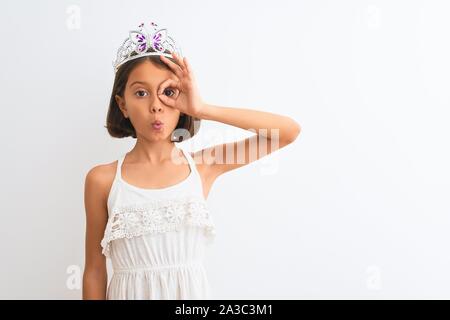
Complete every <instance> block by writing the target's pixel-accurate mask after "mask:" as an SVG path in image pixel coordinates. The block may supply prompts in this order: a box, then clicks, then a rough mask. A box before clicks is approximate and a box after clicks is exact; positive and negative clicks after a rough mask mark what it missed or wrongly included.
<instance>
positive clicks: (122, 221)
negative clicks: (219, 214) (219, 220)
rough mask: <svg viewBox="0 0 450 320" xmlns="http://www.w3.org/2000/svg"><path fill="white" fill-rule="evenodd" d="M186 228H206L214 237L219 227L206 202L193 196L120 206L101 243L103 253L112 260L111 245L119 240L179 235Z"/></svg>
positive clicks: (112, 216) (113, 211)
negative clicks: (175, 231)
mask: <svg viewBox="0 0 450 320" xmlns="http://www.w3.org/2000/svg"><path fill="white" fill-rule="evenodd" d="M185 225H190V226H199V227H204V230H205V234H206V235H207V236H209V237H210V238H213V237H214V235H215V226H214V222H213V220H212V217H211V214H210V211H209V209H208V207H207V203H206V201H205V199H202V198H199V197H192V196H191V197H187V198H170V199H155V200H151V201H146V202H143V203H137V204H131V205H121V206H116V207H114V209H113V210H112V213H111V215H110V217H109V219H108V223H107V225H106V228H105V234H104V237H103V239H102V241H101V246H102V248H103V249H102V253H103V254H104V255H105V256H107V257H108V256H109V250H110V242H111V241H113V240H115V239H120V238H132V237H137V236H141V235H144V234H148V233H161V232H168V231H174V230H177V231H179V230H180V229H181V228H182V227H183V226H185Z"/></svg>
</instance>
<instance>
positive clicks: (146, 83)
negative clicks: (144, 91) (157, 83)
mask: <svg viewBox="0 0 450 320" xmlns="http://www.w3.org/2000/svg"><path fill="white" fill-rule="evenodd" d="M136 83H140V84H145V85H150V84H149V83H148V82H145V81H134V82H133V83H131V84H130V87H132V86H133V85H135V84H136Z"/></svg>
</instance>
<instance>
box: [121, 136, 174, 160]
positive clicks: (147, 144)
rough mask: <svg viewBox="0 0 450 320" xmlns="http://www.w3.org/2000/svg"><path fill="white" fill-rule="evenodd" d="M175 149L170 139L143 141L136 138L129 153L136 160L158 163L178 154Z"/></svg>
mask: <svg viewBox="0 0 450 320" xmlns="http://www.w3.org/2000/svg"><path fill="white" fill-rule="evenodd" d="M176 151H177V148H176V146H175V143H174V142H172V141H167V140H160V141H143V140H141V139H139V138H138V139H137V141H136V144H135V146H134V147H133V149H131V151H130V152H129V154H131V155H133V158H134V159H135V160H136V161H137V162H147V163H150V164H159V163H162V162H164V161H167V160H168V159H172V157H173V156H175V154H178V153H177V152H176Z"/></svg>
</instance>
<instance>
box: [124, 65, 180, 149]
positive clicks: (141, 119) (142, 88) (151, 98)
mask: <svg viewBox="0 0 450 320" xmlns="http://www.w3.org/2000/svg"><path fill="white" fill-rule="evenodd" d="M169 78H172V79H174V80H176V76H175V74H174V73H173V72H172V71H170V70H167V69H165V68H163V67H159V66H156V65H154V64H153V63H151V62H150V61H148V60H147V61H144V62H143V63H141V64H139V65H138V66H136V67H135V68H134V69H133V71H131V72H130V74H129V76H128V81H127V84H126V87H125V92H124V98H125V99H122V98H121V97H120V96H118V95H116V101H117V104H118V105H119V107H120V109H121V110H122V113H123V114H124V116H125V117H129V119H130V121H131V123H132V124H133V127H134V129H135V130H136V136H137V137H138V136H143V137H144V138H145V139H147V140H151V141H157V140H168V141H170V137H171V134H172V132H173V130H175V128H176V125H177V123H178V119H179V117H180V111H179V110H178V109H175V108H172V107H169V106H167V105H165V104H164V103H163V102H162V101H161V100H160V99H159V97H158V91H159V90H160V89H162V88H161V84H162V83H163V82H164V81H165V80H167V79H169ZM136 81H139V83H135V82H136ZM178 93H179V92H178V89H175V88H171V87H166V88H164V92H163V94H165V95H166V96H169V97H172V98H176V97H177V96H178ZM155 120H160V121H161V122H163V126H162V128H161V129H159V130H156V129H154V128H153V126H152V122H153V121H155Z"/></svg>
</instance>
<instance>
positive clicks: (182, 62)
mask: <svg viewBox="0 0 450 320" xmlns="http://www.w3.org/2000/svg"><path fill="white" fill-rule="evenodd" d="M170 53H171V55H172V57H173V58H174V59H175V61H177V62H178V64H179V65H177V64H176V63H174V62H172V61H170V60H169V59H168V58H166V57H165V56H163V55H161V56H160V57H161V60H162V61H163V62H164V63H166V64H167V65H168V66H169V68H170V69H171V70H172V71H173V72H174V73H175V75H176V77H177V80H172V79H167V80H166V81H164V82H163V83H162V84H161V88H160V89H159V91H158V96H159V98H160V99H161V101H162V102H163V103H165V104H166V105H168V106H170V107H172V108H176V109H178V110H180V112H182V113H185V114H187V115H190V116H193V117H196V118H200V115H201V111H202V109H203V107H204V102H203V100H202V99H201V98H200V93H199V91H198V88H197V84H196V82H195V78H194V73H193V71H192V68H191V66H190V64H189V63H188V61H187V59H186V57H184V58H183V59H181V58H180V57H179V56H178V55H177V54H176V53H175V52H170ZM167 87H171V88H174V89H178V94H176V93H175V94H174V95H173V97H170V96H166V95H164V90H165V89H166V88H167Z"/></svg>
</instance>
